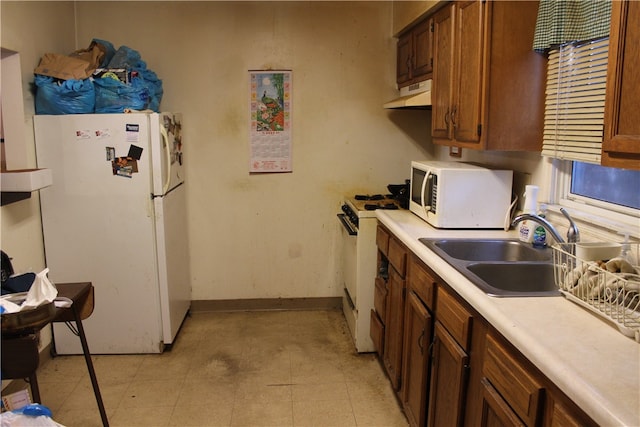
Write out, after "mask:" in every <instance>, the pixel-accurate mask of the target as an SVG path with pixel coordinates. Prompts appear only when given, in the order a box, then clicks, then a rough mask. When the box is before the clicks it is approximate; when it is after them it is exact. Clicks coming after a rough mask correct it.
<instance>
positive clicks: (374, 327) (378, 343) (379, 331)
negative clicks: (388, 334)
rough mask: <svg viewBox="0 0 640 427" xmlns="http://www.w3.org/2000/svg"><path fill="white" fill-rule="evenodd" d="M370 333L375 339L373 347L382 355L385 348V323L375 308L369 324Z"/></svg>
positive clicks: (373, 339)
mask: <svg viewBox="0 0 640 427" xmlns="http://www.w3.org/2000/svg"><path fill="white" fill-rule="evenodd" d="M369 335H370V336H371V341H373V348H374V349H375V350H376V353H378V354H379V355H380V356H382V350H383V349H384V324H383V323H382V322H381V321H380V318H379V317H378V315H377V314H376V312H375V310H371V323H370V326H369Z"/></svg>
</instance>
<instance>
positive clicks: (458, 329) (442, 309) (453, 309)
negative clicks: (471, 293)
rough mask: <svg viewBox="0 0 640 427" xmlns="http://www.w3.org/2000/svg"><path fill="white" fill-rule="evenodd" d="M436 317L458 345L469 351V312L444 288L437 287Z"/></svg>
mask: <svg viewBox="0 0 640 427" xmlns="http://www.w3.org/2000/svg"><path fill="white" fill-rule="evenodd" d="M436 318H437V319H438V320H439V321H440V323H442V324H443V325H444V327H445V328H446V329H447V331H449V333H450V334H451V336H452V337H453V338H454V339H455V340H456V341H457V342H458V344H459V345H460V347H462V348H463V349H464V350H465V351H469V345H470V341H471V319H472V317H471V314H470V313H469V312H468V311H467V310H466V309H465V308H464V307H463V306H462V305H461V304H460V303H459V302H458V301H456V299H455V298H454V297H453V296H452V295H451V294H449V293H448V292H447V291H445V290H444V288H441V287H439V288H438V300H437V302H436Z"/></svg>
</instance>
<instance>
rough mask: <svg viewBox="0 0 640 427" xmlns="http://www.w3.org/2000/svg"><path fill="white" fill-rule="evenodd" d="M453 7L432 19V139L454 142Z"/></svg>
mask: <svg viewBox="0 0 640 427" xmlns="http://www.w3.org/2000/svg"><path fill="white" fill-rule="evenodd" d="M453 8H454V5H453V4H451V5H448V6H445V7H444V8H442V9H441V10H440V11H438V12H437V13H436V14H435V15H434V17H433V86H432V91H431V97H432V99H431V100H432V103H433V107H432V111H431V136H432V137H433V138H440V139H449V140H450V139H452V138H453V132H452V130H453V128H452V127H451V126H450V124H451V123H450V115H451V105H452V103H453V82H454V76H453V58H454V45H453V44H454V20H455V17H454V14H453Z"/></svg>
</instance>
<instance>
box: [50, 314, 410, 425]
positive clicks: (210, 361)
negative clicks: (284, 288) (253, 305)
mask: <svg viewBox="0 0 640 427" xmlns="http://www.w3.org/2000/svg"><path fill="white" fill-rule="evenodd" d="M89 340H90V337H89ZM89 346H91V342H90V341H89ZM93 360H94V365H95V369H96V372H97V376H98V382H99V384H100V389H101V392H102V396H103V399H104V404H105V407H106V410H107V414H108V417H109V423H110V425H111V426H113V427H117V426H127V427H132V426H154V427H155V426H251V427H253V426H277V427H280V426H331V427H342V426H371V427H385V426H389V427H392V426H406V425H407V421H406V419H405V417H404V415H403V413H402V411H401V409H400V406H399V405H398V401H397V399H396V398H395V395H394V393H393V391H392V389H391V386H390V384H389V381H388V380H387V379H386V377H385V375H384V373H383V370H382V367H381V365H380V363H379V362H378V361H377V359H376V358H375V357H374V356H373V355H372V354H357V353H356V352H355V349H354V347H353V344H352V342H351V337H350V335H349V330H348V329H347V326H346V323H345V320H344V317H343V315H342V313H341V312H339V311H271V312H234V313H200V312H199V313H194V314H192V315H191V316H189V317H188V318H187V319H186V320H185V323H184V325H183V327H182V330H181V332H180V334H179V336H178V339H177V340H176V342H175V343H174V345H173V348H172V349H171V351H168V352H165V353H163V354H160V355H122V356H112V355H97V356H94V357H93ZM38 382H39V385H40V390H41V395H42V400H43V404H44V405H46V406H48V407H49V408H50V409H51V410H52V411H53V414H54V419H55V420H56V421H58V422H59V423H62V424H64V425H66V426H69V427H75V426H78V427H90V426H100V425H102V424H101V422H100V417H99V413H98V409H97V405H96V403H95V397H94V395H93V391H92V388H91V383H90V381H89V376H88V374H87V369H86V365H85V364H84V359H83V358H82V357H81V356H58V357H56V358H54V359H51V360H49V361H47V362H46V363H44V364H43V366H41V367H40V369H39V370H38Z"/></svg>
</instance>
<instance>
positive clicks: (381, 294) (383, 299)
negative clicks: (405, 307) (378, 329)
mask: <svg viewBox="0 0 640 427" xmlns="http://www.w3.org/2000/svg"><path fill="white" fill-rule="evenodd" d="M387 293H388V291H387V282H385V281H384V279H382V278H380V277H376V286H375V288H374V293H373V308H375V310H376V312H377V313H378V316H380V320H381V321H382V323H383V324H384V323H387V322H386V319H385V317H386V313H387Z"/></svg>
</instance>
